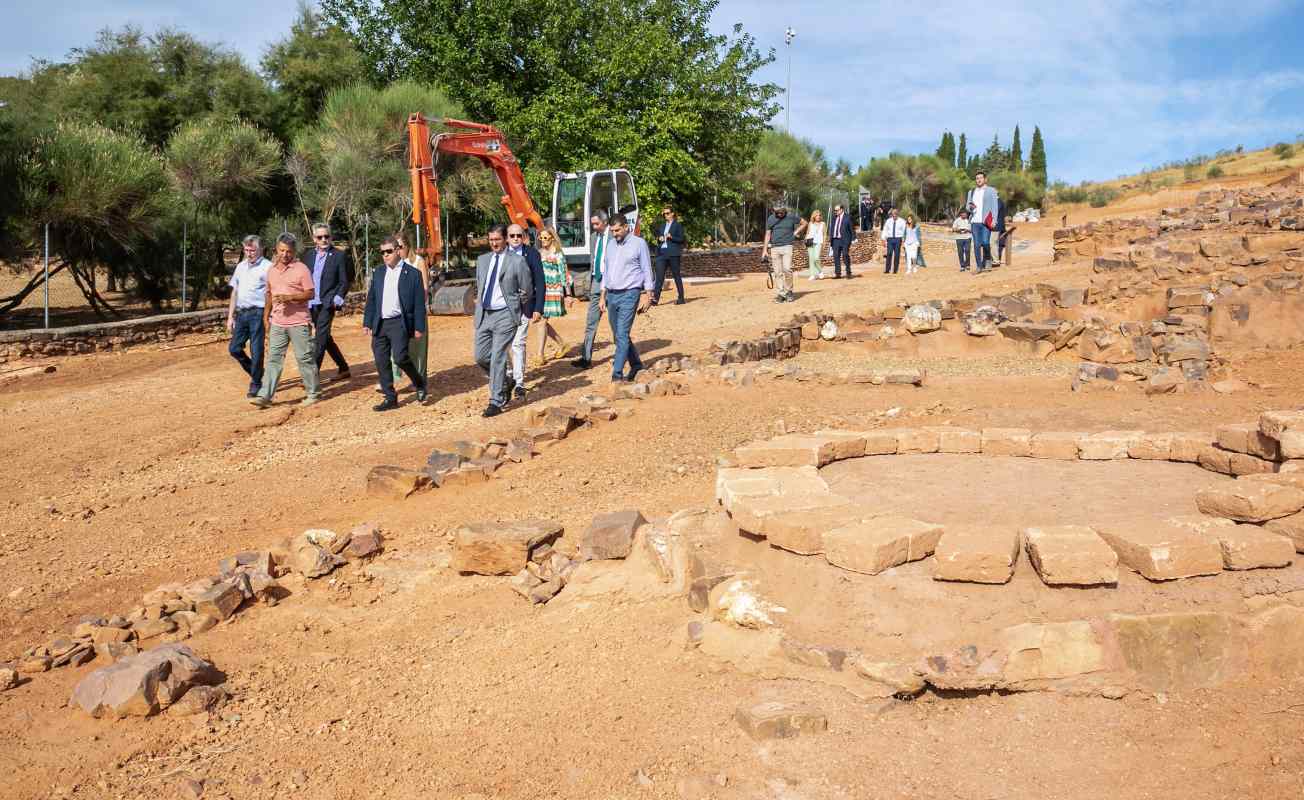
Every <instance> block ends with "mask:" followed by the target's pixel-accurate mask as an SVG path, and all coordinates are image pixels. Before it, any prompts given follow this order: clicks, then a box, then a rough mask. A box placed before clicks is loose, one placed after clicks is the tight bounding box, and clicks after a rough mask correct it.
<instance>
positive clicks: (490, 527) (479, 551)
mask: <svg viewBox="0 0 1304 800" xmlns="http://www.w3.org/2000/svg"><path fill="white" fill-rule="evenodd" d="M561 532H562V526H561V525H560V524H558V523H555V522H550V521H548V520H546V519H527V520H521V521H518V522H472V523H469V524H466V525H463V526H462V527H460V528H458V530H457V533H456V534H455V535H454V537H453V559H452V567H453V569H455V570H457V571H458V572H471V573H477V574H480V575H514V574H516V573H518V572H520V571H521V570H523V569H525V564H526V562H528V561H529V560H530V551H531V550H533V549H534V548H535V547H538V546H539V545H541V544H545V543H547V542H551V541H553V540H554V539H556V538H557V537H558V536H560V535H561Z"/></svg>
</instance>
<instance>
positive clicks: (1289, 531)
mask: <svg viewBox="0 0 1304 800" xmlns="http://www.w3.org/2000/svg"><path fill="white" fill-rule="evenodd" d="M1263 529H1264V530H1265V531H1268V532H1270V533H1275V534H1277V535H1278V536H1285V537H1286V538H1287V539H1290V540H1291V542H1293V543H1294V544H1295V552H1297V553H1304V512H1300V513H1298V514H1291V515H1290V516H1289V517H1281V518H1279V519H1274V520H1272V521H1271V522H1269V523H1268V524H1266V525H1264V526H1263Z"/></svg>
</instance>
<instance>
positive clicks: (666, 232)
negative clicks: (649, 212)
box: [661, 220, 675, 250]
mask: <svg viewBox="0 0 1304 800" xmlns="http://www.w3.org/2000/svg"><path fill="white" fill-rule="evenodd" d="M674 224H675V223H674V221H673V220H672V221H670V222H667V223H666V229H665V230H663V231H661V235H662V236H663V237H664V238H665V241H663V242H662V243H661V249H662V250H665V249H666V248H667V247H669V246H670V226H671V225H674Z"/></svg>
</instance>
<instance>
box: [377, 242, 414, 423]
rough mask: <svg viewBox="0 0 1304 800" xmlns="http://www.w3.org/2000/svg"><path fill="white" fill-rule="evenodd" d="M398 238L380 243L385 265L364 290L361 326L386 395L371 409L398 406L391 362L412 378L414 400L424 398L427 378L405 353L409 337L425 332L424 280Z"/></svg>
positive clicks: (386, 408) (385, 408)
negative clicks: (365, 298) (403, 254)
mask: <svg viewBox="0 0 1304 800" xmlns="http://www.w3.org/2000/svg"><path fill="white" fill-rule="evenodd" d="M398 249H399V243H398V239H397V238H396V237H393V236H387V237H385V240H384V241H383V242H381V243H380V257H381V259H382V260H383V261H384V262H385V268H384V269H378V270H376V272H375V274H374V275H372V276H371V288H370V289H369V290H368V291H367V310H366V311H365V312H364V313H363V315H362V330H363V331H364V332H366V333H367V334H368V335H369V336H371V354H372V356H373V357H374V358H375V359H376V377H378V378H379V379H380V391H381V392H382V393H384V395H385V399H384V400H383V401H382V402H381V404H380V405H378V406H375V407H373V409H372V410H373V411H389V410H391V409H395V408H398V394H397V393H396V392H395V391H394V373H393V372H392V371H391V368H390V362H391V360H392V361H393V363H394V364H396V365H398V368H399V369H401V370H403V373H404V374H405V375H407V376H408V377H409V378H411V379H412V386H413V387H414V388H415V389H416V390H417V402H418V403H424V402H425V401H426V381H425V379H424V378H422V377H421V373H420V372H418V371H417V367H416V365H415V364H413V363H412V359H411V358H410V357H409V356H408V340H409V339H420V338H421V337H423V336H425V335H426V305H425V304H426V293H425V283H424V282H423V281H422V280H421V273H420V272H418V271H417V268H416V267H414V266H412V265H411V264H409V263H407V262H406V261H404V260H403V256H402V255H400V254H399V252H398Z"/></svg>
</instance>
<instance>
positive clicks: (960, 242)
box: [951, 208, 973, 272]
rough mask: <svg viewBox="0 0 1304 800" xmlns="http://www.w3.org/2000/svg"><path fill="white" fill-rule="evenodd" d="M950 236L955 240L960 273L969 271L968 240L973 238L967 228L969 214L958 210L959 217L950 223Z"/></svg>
mask: <svg viewBox="0 0 1304 800" xmlns="http://www.w3.org/2000/svg"><path fill="white" fill-rule="evenodd" d="M951 234H952V237H953V238H954V239H955V252H956V255H957V257H958V258H959V259H960V271H961V272H968V271H969V240H970V239H971V238H973V231H972V230H970V226H969V212H968V211H966V210H964V209H963V208H962V209H960V213H959V215H957V216H956V218H955V221H954V222H952V223H951Z"/></svg>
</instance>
